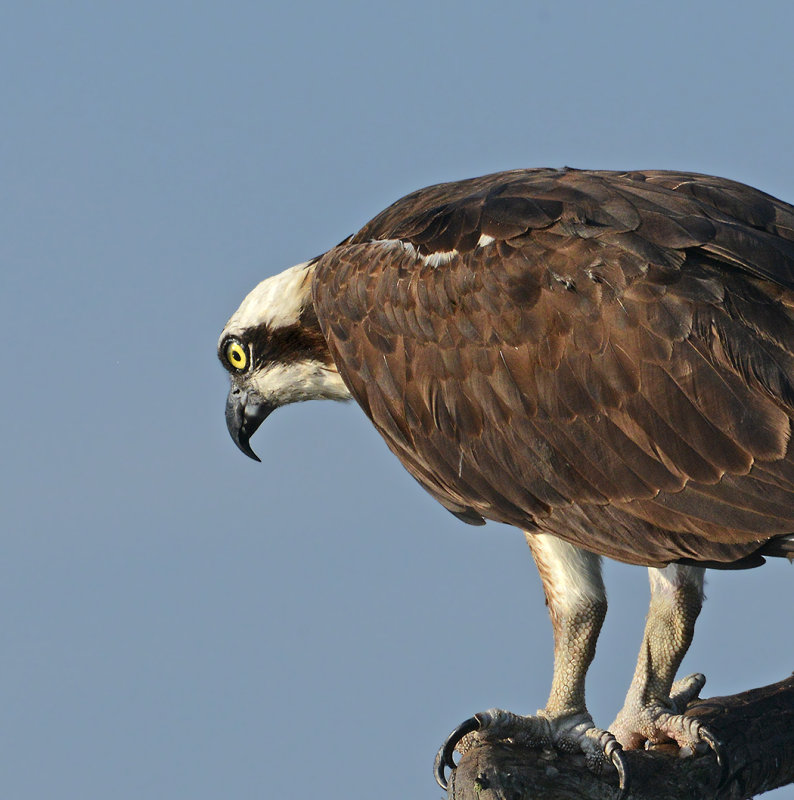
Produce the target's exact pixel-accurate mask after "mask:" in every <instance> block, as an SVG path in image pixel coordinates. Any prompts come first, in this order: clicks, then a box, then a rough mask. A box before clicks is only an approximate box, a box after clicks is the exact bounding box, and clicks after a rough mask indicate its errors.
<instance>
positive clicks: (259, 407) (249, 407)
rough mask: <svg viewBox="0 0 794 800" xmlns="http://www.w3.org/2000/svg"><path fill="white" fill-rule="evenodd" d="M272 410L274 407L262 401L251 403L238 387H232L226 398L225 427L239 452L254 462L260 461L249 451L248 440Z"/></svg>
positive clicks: (246, 394)
mask: <svg viewBox="0 0 794 800" xmlns="http://www.w3.org/2000/svg"><path fill="white" fill-rule="evenodd" d="M273 408H274V406H271V405H269V404H268V403H264V402H262V401H259V402H256V401H253V402H252V400H251V399H250V398H249V396H248V392H246V391H244V390H243V389H241V388H240V387H239V386H232V388H231V389H230V390H229V396H228V397H227V398H226V427H227V428H228V429H229V435H230V436H231V437H232V439H233V440H234V443H235V444H236V445H237V446H238V447H239V448H240V450H242V451H243V452H244V453H245V454H246V455H247V456H248V457H249V458H253V459H254V461H261V459H260V458H259V456H257V454H256V453H255V452H254V451H253V450H252V449H251V445H250V444H248V440H249V439H250V438H251V437H252V436H253V435H254V433H255V432H256V429H257V428H258V427H259V426H260V425H261V424H262V423H263V422H264V421H265V419H267V416H268V414H270V412H271V411H272V410H273Z"/></svg>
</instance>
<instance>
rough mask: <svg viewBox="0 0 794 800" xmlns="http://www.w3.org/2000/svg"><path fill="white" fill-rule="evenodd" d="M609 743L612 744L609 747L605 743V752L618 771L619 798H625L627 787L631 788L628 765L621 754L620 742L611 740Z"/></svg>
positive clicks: (627, 792)
mask: <svg viewBox="0 0 794 800" xmlns="http://www.w3.org/2000/svg"><path fill="white" fill-rule="evenodd" d="M609 744H610V745H614V746H613V747H610V746H609V745H607V747H606V749H605V753H606V755H607V757H608V758H609V760H610V761H611V762H612V764H613V766H614V767H615V769H616V770H617V771H618V786H619V787H620V794H619V795H618V797H619V800H625V798H626V797H628V795H629V789H630V788H631V777H630V774H629V765H628V764H627V763H626V759H625V757H624V755H623V748H622V747H621V745H620V742H618V741H617V740H613V741H611V742H610V743H609Z"/></svg>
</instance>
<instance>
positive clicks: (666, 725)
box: [610, 673, 728, 777]
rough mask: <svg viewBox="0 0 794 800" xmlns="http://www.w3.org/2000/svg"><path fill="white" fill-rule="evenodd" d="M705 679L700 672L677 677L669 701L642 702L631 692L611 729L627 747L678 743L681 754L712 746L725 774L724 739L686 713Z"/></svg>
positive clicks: (630, 748) (705, 750)
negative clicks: (718, 737) (722, 740)
mask: <svg viewBox="0 0 794 800" xmlns="http://www.w3.org/2000/svg"><path fill="white" fill-rule="evenodd" d="M705 683H706V678H705V677H704V676H703V675H701V674H700V673H695V674H694V675H690V676H688V677H686V678H682V679H681V680H679V681H676V682H675V683H674V684H673V688H672V690H671V692H670V699H669V701H668V702H659V701H658V700H655V701H649V702H643V701H640V700H637V699H634V698H632V697H631V695H630V696H629V698H628V699H627V701H626V705H624V706H623V708H622V709H621V711H620V713H619V714H618V716H617V718H616V719H615V721H614V722H613V723H612V725H611V726H610V730H611V731H612V732H613V733H614V734H615V736H616V737H617V739H618V741H619V742H620V743H621V744H622V745H623V747H625V748H626V749H627V750H637V749H640V748H643V747H644V748H646V749H652V748H653V747H654V746H655V745H660V744H664V743H669V742H675V743H676V744H677V745H678V747H679V748H680V751H679V752H680V755H681V756H692V755H694V754H695V753H704V752H707V751H708V750H712V751H713V753H714V755H715V756H716V758H717V763H718V764H719V766H720V768H721V770H722V774H723V777H724V776H725V774H726V772H727V769H728V764H727V761H726V756H725V754H724V748H723V747H722V743H721V742H720V740H719V739H717V737H716V736H714V734H713V733H712V732H711V731H710V730H709V729H708V728H707V727H706V726H705V725H703V723H701V722H700V721H699V720H698V719H697V717H693V716H688V715H687V716H685V715H684V711H686V707H687V705H688V704H689V703H690V702H691V701H692V700H695V699H697V697H698V695H699V694H700V690H701V689H702V688H703V686H704V684H705Z"/></svg>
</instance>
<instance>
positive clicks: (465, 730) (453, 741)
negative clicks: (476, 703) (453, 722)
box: [433, 717, 482, 791]
mask: <svg viewBox="0 0 794 800" xmlns="http://www.w3.org/2000/svg"><path fill="white" fill-rule="evenodd" d="M481 727H482V723H481V722H480V720H479V719H477V717H469V718H468V719H467V720H464V721H463V722H461V723H460V725H458V727H457V728H455V730H454V731H452V733H450V735H449V736H447V739H446V741H445V742H444V744H442V745H441V747H440V748H439V750H438V752H437V753H436V760H435V762H434V763H433V772H434V773H435V776H436V783H437V784H438V785H439V786H440V787H441V788H442V789H443V790H444V791H446V790H447V786H448V785H449V784H448V783H447V776H446V768H447V767H449V769H450V771H452V770H454V769H455V767H457V766H458V765H457V764H456V763H455V759H454V758H453V755H452V754H453V753H454V752H455V747H456V746H457V744H458V742H459V741H460V740H461V739H462V738H463V737H464V736H466V735H467V734H469V733H473V732H474V731H477V730H479V729H480V728H481Z"/></svg>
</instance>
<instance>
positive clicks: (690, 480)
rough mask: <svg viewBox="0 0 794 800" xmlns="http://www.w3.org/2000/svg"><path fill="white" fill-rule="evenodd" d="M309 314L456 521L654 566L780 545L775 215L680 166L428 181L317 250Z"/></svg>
mask: <svg viewBox="0 0 794 800" xmlns="http://www.w3.org/2000/svg"><path fill="white" fill-rule="evenodd" d="M434 254H443V257H439V256H436V257H434ZM313 299H314V305H315V310H316V312H317V317H318V320H319V323H320V326H321V328H322V331H323V334H324V335H325V337H326V340H327V343H328V347H329V349H330V352H331V355H332V357H333V360H334V362H335V363H336V365H337V367H338V369H339V371H340V373H341V375H342V377H343V378H344V380H345V382H346V383H347V385H348V387H349V389H350V391H351V392H352V394H353V396H354V397H355V398H356V399H357V400H358V401H359V403H360V404H361V405H362V407H363V408H364V410H365V412H366V413H367V414H368V415H369V416H370V418H371V419H372V421H373V422H374V424H375V425H376V427H377V428H378V430H379V431H380V433H381V434H382V435H383V437H384V438H385V440H386V442H387V444H388V445H389V447H390V448H391V449H392V451H393V452H394V453H395V454H396V455H397V457H398V458H399V459H400V460H401V461H402V463H403V464H404V465H405V467H406V468H407V469H408V470H409V471H410V472H411V474H412V475H413V476H414V477H415V478H416V479H417V480H418V481H419V482H420V483H421V484H422V485H423V486H424V487H425V488H426V489H427V490H428V491H429V492H430V493H431V494H432V495H433V496H434V497H436V498H437V499H438V500H439V501H440V502H441V503H443V504H444V505H445V506H446V507H447V508H449V509H450V510H451V511H453V513H456V514H457V515H459V516H461V517H462V518H464V519H466V520H467V521H469V522H474V523H477V522H481V521H482V520H483V519H491V520H497V521H501V522H506V523H509V524H512V525H517V526H519V527H521V528H523V529H527V530H539V531H546V532H550V533H553V534H554V535H556V536H559V537H560V538H562V539H565V540H566V541H568V542H571V543H572V544H575V545H578V546H580V547H583V548H585V549H587V550H590V551H593V552H597V553H600V554H603V555H607V556H611V557H614V558H617V559H620V560H623V561H628V562H630V563H636V564H646V565H651V566H662V565H664V564H666V563H669V562H671V561H675V560H677V559H690V560H694V561H703V562H705V561H708V562H722V563H726V564H730V563H731V562H734V561H739V560H741V559H743V558H745V557H747V556H749V555H750V554H752V553H753V552H755V551H756V550H758V549H759V548H760V547H762V545H763V544H764V543H765V542H766V541H767V540H769V539H770V538H772V537H774V536H777V535H780V534H783V533H790V532H792V531H794V463H793V462H794V457H793V456H792V452H791V448H790V434H791V420H792V416H793V415H794V383H793V382H794V208H792V206H789V205H788V204H786V203H783V202H781V201H779V200H776V199H775V198H773V197H770V196H769V195H766V194H764V193H762V192H760V191H757V190H755V189H751V188H749V187H747V186H743V185H741V184H738V183H735V182H732V181H728V180H724V179H721V178H713V177H709V176H703V175H696V174H690V173H672V172H631V173H617V172H586V171H577V170H570V169H565V170H517V171H514V172H507V173H500V174H497V175H489V176H484V177H482V178H475V179H472V180H468V181H460V182H457V183H452V184H440V185H438V186H431V187H428V188H426V189H423V190H420V191H418V192H414V193H413V194H411V195H408V196H407V197H405V198H403V199H402V200H399V201H397V202H396V203H395V204H393V205H392V206H390V207H389V208H388V209H386V210H385V211H384V212H383V213H381V214H380V215H378V216H377V217H375V218H374V219H373V220H372V221H371V222H369V223H368V224H367V225H365V226H364V227H363V228H362V229H361V230H360V231H359V232H358V233H357V234H355V235H354V236H353V237H351V238H350V239H348V240H346V241H345V242H343V243H342V244H341V245H339V246H338V247H336V248H333V249H332V250H330V251H329V252H328V253H326V254H325V255H323V256H322V257H321V258H320V259H319V260H318V262H317V264H316V270H315V276H314V283H313Z"/></svg>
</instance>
